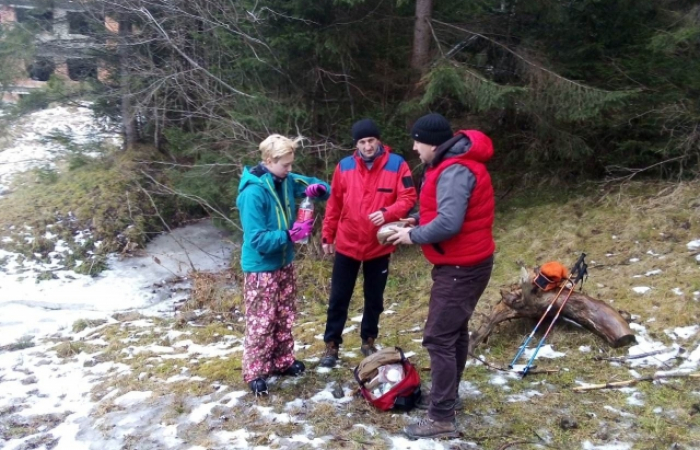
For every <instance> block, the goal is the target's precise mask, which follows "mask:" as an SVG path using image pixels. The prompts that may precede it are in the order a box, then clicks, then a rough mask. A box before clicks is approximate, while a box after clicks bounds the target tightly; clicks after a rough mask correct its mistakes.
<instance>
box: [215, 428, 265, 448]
mask: <svg viewBox="0 0 700 450" xmlns="http://www.w3.org/2000/svg"><path fill="white" fill-rule="evenodd" d="M213 436H214V438H215V439H216V440H217V441H219V442H221V443H222V444H225V445H228V446H230V447H233V448H248V439H250V438H252V437H255V434H254V433H251V432H249V431H247V430H245V429H243V428H241V429H240V430H236V431H217V432H215V433H213Z"/></svg>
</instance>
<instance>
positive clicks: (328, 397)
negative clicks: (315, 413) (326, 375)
mask: <svg viewBox="0 0 700 450" xmlns="http://www.w3.org/2000/svg"><path fill="white" fill-rule="evenodd" d="M334 387H335V382H331V383H328V384H326V387H325V389H323V390H322V391H321V392H319V393H318V394H316V395H314V396H313V397H311V398H310V399H309V400H310V401H312V402H315V403H320V402H331V403H348V402H351V401H352V397H351V396H350V395H348V394H350V389H343V393H344V394H345V395H344V396H343V397H342V398H335V397H333V388H334Z"/></svg>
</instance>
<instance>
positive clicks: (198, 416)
mask: <svg viewBox="0 0 700 450" xmlns="http://www.w3.org/2000/svg"><path fill="white" fill-rule="evenodd" d="M217 406H219V405H218V404H217V403H202V404H200V405H197V407H196V408H194V409H193V410H192V412H190V415H189V416H187V420H189V421H190V422H194V423H199V422H201V421H203V420H204V419H206V418H207V416H208V415H209V414H211V410H212V409H214V408H216V407H217Z"/></svg>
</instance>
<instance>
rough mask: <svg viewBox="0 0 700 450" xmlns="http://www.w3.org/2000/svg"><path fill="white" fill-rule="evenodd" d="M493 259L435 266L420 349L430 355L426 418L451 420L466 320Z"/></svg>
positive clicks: (463, 359) (465, 355)
mask: <svg viewBox="0 0 700 450" xmlns="http://www.w3.org/2000/svg"><path fill="white" fill-rule="evenodd" d="M492 269H493V256H490V257H489V258H487V259H486V260H484V261H482V262H480V263H478V264H476V265H474V266H469V267H465V266H434V267H433V271H432V274H431V275H432V277H433V287H432V289H431V291H430V304H429V306H428V319H427V321H426V323H425V330H424V332H423V347H425V348H426V349H427V350H428V354H429V355H430V375H431V378H432V380H433V386H432V388H431V390H430V407H429V408H428V417H430V418H431V419H433V420H438V421H449V420H452V419H454V414H455V413H454V405H455V399H456V396H457V389H458V388H459V380H461V379H462V373H463V372H464V366H465V364H466V362H467V358H468V355H469V319H470V318H471V317H472V313H474V308H476V304H477V302H478V301H479V298H480V297H481V295H482V294H483V293H484V290H485V289H486V286H487V285H488V284H489V279H490V278H491V270H492Z"/></svg>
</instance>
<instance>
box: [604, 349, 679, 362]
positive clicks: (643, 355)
mask: <svg viewBox="0 0 700 450" xmlns="http://www.w3.org/2000/svg"><path fill="white" fill-rule="evenodd" d="M670 351H671V349H668V348H666V347H664V348H661V349H659V350H654V351H651V352H647V353H640V354H639V355H628V356H612V357H610V358H606V357H605V356H594V357H593V360H594V361H613V362H623V361H628V360H630V359H640V358H646V357H648V356H655V355H660V354H661V353H668V352H670Z"/></svg>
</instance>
